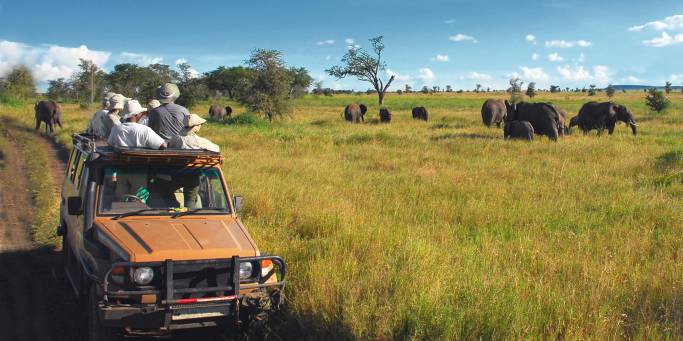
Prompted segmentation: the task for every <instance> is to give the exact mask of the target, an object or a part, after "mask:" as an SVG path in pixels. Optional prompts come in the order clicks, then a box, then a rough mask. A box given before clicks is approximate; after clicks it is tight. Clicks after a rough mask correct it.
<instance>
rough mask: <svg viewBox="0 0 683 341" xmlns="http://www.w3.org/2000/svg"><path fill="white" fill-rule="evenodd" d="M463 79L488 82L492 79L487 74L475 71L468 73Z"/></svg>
mask: <svg viewBox="0 0 683 341" xmlns="http://www.w3.org/2000/svg"><path fill="white" fill-rule="evenodd" d="M465 78H466V79H469V80H473V81H489V80H491V79H493V77H492V76H491V75H489V74H485V73H479V72H476V71H472V72H470V73H468V74H467V76H465Z"/></svg>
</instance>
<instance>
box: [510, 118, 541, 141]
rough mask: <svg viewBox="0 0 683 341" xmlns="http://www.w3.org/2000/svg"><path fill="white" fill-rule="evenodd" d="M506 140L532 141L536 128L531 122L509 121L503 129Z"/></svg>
mask: <svg viewBox="0 0 683 341" xmlns="http://www.w3.org/2000/svg"><path fill="white" fill-rule="evenodd" d="M503 132H504V134H505V139H506V140H510V139H525V140H528V141H532V140H533V139H534V127H533V126H531V123H529V121H508V122H505V128H504V129H503Z"/></svg>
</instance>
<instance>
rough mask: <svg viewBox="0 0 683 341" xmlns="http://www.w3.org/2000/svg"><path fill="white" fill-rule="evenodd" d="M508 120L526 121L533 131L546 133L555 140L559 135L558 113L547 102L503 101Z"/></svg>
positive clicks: (540, 133) (539, 133)
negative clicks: (513, 102) (512, 102)
mask: <svg viewBox="0 0 683 341" xmlns="http://www.w3.org/2000/svg"><path fill="white" fill-rule="evenodd" d="M505 107H506V108H507V113H508V115H507V120H508V121H528V122H529V123H531V126H533V127H534V133H535V134H538V135H546V136H548V137H549V138H550V139H551V140H553V141H557V138H558V137H559V136H560V114H558V113H557V110H555V107H553V106H552V105H551V104H548V103H526V102H520V103H517V104H514V105H513V104H510V103H509V102H508V101H505Z"/></svg>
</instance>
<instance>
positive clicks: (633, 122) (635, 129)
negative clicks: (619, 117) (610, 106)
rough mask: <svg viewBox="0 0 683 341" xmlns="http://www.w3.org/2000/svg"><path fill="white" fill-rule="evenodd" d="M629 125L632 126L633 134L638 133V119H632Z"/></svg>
mask: <svg viewBox="0 0 683 341" xmlns="http://www.w3.org/2000/svg"><path fill="white" fill-rule="evenodd" d="M628 125H629V126H630V127H631V131H632V132H633V135H636V134H638V128H637V127H638V125H637V124H636V121H633V120H631V122H629V123H628Z"/></svg>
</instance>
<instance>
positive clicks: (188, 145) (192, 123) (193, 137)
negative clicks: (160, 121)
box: [168, 114, 220, 153]
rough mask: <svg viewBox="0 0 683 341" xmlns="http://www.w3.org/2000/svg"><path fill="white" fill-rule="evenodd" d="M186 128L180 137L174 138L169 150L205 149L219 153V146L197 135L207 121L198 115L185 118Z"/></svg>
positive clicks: (170, 142)
mask: <svg viewBox="0 0 683 341" xmlns="http://www.w3.org/2000/svg"><path fill="white" fill-rule="evenodd" d="M184 123H185V128H183V131H182V132H181V133H180V135H177V136H174V137H173V138H172V139H171V140H170V141H169V142H168V147H169V148H177V149H204V150H208V151H212V152H216V153H218V152H219V151H220V147H218V145H217V144H215V143H213V142H211V141H209V140H208V139H205V138H203V137H200V136H199V135H197V133H198V132H199V129H201V127H202V124H204V123H206V120H205V119H203V118H201V117H199V116H198V115H195V114H191V115H190V116H187V117H186V118H185V122H184Z"/></svg>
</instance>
